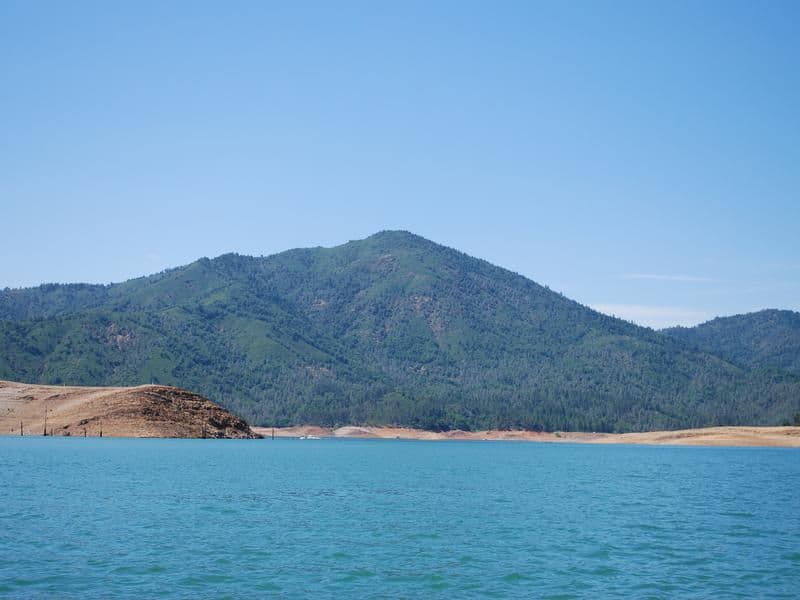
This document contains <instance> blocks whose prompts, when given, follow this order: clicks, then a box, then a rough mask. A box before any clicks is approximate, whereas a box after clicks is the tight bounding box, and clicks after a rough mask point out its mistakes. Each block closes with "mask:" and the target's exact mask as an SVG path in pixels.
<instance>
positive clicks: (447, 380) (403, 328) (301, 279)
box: [0, 232, 800, 431]
mask: <svg viewBox="0 0 800 600" xmlns="http://www.w3.org/2000/svg"><path fill="white" fill-rule="evenodd" d="M0 319H3V320H2V321H0V348H2V352H1V353H0V377H7V378H16V379H23V380H26V381H38V382H46V383H58V382H61V381H63V382H68V383H70V384H87V385H88V384H93V385H98V384H103V385H123V384H138V383H141V382H150V381H153V382H157V383H164V384H175V385H180V386H182V387H188V388H191V389H195V390H198V391H200V392H201V393H203V394H204V395H207V396H210V397H212V398H214V399H216V400H218V401H219V402H220V403H222V404H223V405H224V406H226V407H228V408H231V409H233V410H235V411H236V412H238V413H239V414H241V415H243V416H245V417H246V418H247V419H248V420H250V421H251V422H254V423H257V424H264V425H273V424H274V425H289V424H297V423H315V424H320V425H337V424H354V423H371V424H399V425H407V426H412V427H422V428H433V429H440V428H465V429H466V428H469V429H476V428H483V429H488V428H498V427H499V428H503V427H526V428H540V427H543V428H546V429H583V430H597V431H629V430H643V429H655V428H679V427H698V426H705V425H718V424H774V423H780V422H782V421H783V420H785V419H787V418H789V417H790V416H792V415H794V414H795V413H796V412H797V411H798V410H799V409H800V394H799V393H798V390H800V383H798V378H797V377H794V376H792V375H789V374H783V373H763V372H754V371H752V370H748V369H746V368H744V367H742V366H739V365H734V364H732V363H730V362H727V361H725V360H723V359H721V358H718V357H716V356H713V355H711V354H709V353H706V352H703V351H698V350H696V349H692V348H690V347H688V346H687V345H686V344H685V343H683V342H681V341H679V340H676V339H673V338H671V337H669V336H666V335H663V334H661V333H656V332H654V331H651V330H649V329H645V328H641V327H637V326H634V325H632V324H630V323H626V322H624V321H621V320H618V319H614V318H612V317H608V316H605V315H602V314H599V313H597V312H594V311H592V310H590V309H588V308H586V307H584V306H581V305H580V304H578V303H576V302H573V301H571V300H569V299H567V298H564V297H563V296H561V295H559V294H556V293H554V292H552V291H550V290H548V289H547V288H545V287H542V286H540V285H538V284H536V283H534V282H532V281H530V280H528V279H526V278H524V277H521V276H519V275H516V274H514V273H511V272H509V271H507V270H505V269H501V268H499V267H495V266H493V265H491V264H489V263H487V262H485V261H482V260H478V259H475V258H471V257H469V256H467V255H465V254H462V253H460V252H457V251H455V250H452V249H449V248H445V247H443V246H439V245H437V244H434V243H432V242H430V241H428V240H425V239H423V238H420V237H418V236H415V235H412V234H409V233H407V232H382V233H379V234H376V235H374V236H371V237H369V238H367V239H365V240H360V241H355V242H350V243H348V244H344V245H342V246H338V247H335V248H310V249H300V250H291V251H288V252H284V253H281V254H278V255H274V256H270V257H265V258H253V257H245V256H238V255H224V256H221V257H218V258H216V259H214V260H208V259H201V260H199V261H196V262H194V263H192V264H190V265H187V266H185V267H181V268H178V269H172V270H170V271H166V272H164V273H160V274H158V275H154V276H151V277H144V278H139V279H135V280H131V281H128V282H125V283H122V284H116V285H111V286H59V285H48V286H41V287H39V288H33V289H27V290H7V291H5V292H1V293H0Z"/></svg>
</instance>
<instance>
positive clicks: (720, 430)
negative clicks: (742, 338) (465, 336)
mask: <svg viewBox="0 0 800 600" xmlns="http://www.w3.org/2000/svg"><path fill="white" fill-rule="evenodd" d="M252 429H253V431H254V432H256V433H260V434H261V435H263V436H264V437H267V438H268V437H270V436H272V434H273V431H274V435H275V437H276V438H278V437H282V438H286V437H290V438H309V437H311V438H314V437H319V438H356V439H400V440H442V441H444V440H467V441H521V442H544V443H579V444H643V445H657V446H665V445H676V446H763V447H786V448H800V427H795V426H790V427H747V426H745V427H706V428H702V429H682V430H677V431H648V432H644V433H587V432H578V431H559V432H536V431H521V430H512V431H499V430H487V431H460V430H454V431H426V430H423V429H411V428H407V427H356V426H347V427H339V428H336V429H334V428H330V427H318V426H316V425H304V426H298V427H275V428H274V429H273V428H271V427H253V428H252Z"/></svg>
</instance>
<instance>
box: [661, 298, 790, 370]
mask: <svg viewBox="0 0 800 600" xmlns="http://www.w3.org/2000/svg"><path fill="white" fill-rule="evenodd" d="M663 332H664V333H666V334H668V335H671V336H672V337H674V338H676V339H679V340H681V341H683V342H685V343H687V344H689V345H691V346H693V347H695V348H698V349H700V350H702V351H704V352H710V353H712V354H716V355H717V356H721V357H722V358H724V359H725V360H728V361H730V362H732V363H734V364H737V365H741V366H743V367H749V368H761V369H783V370H786V371H791V372H793V373H796V374H800V313H797V312H794V311H791V310H774V309H772V310H762V311H759V312H754V313H749V314H746V315H736V316H734V317H720V318H717V319H714V320H713V321H708V322H707V323H702V324H701V325H697V326H696V327H672V328H670V329H664V330H663Z"/></svg>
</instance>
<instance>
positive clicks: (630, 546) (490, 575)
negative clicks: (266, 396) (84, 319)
mask: <svg viewBox="0 0 800 600" xmlns="http://www.w3.org/2000/svg"><path fill="white" fill-rule="evenodd" d="M0 473H2V475H0V478H1V479H0V483H2V486H0V596H8V597H19V598H37V597H59V598H108V597H116V598H138V597H143V596H145V597H151V596H159V597H173V598H195V597H233V598H258V597H265V596H274V597H282V596H286V597H304V596H312V595H314V596H317V597H348V596H349V597H365V598H370V597H371V598H385V597H440V598H451V597H457V598H465V597H497V598H507V597H543V598H544V597H552V598H572V597H576V598H587V597H603V596H610V597H659V598H660V597H664V598H667V597H681V598H691V597H695V598H710V597H714V598H720V597H753V596H756V597H770V598H780V597H786V598H796V597H798V595H799V594H800V495H799V494H800V452H799V451H797V450H792V449H745V448H723V449H720V448H668V447H636V446H588V445H586V446H584V445H547V444H531V443H513V442H403V441H381V440H375V441H371V440H370V441H362V440H306V441H301V440H276V441H271V440H259V441H233V440H115V439H109V438H105V439H83V438H0Z"/></svg>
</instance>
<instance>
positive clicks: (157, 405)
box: [0, 381, 259, 438]
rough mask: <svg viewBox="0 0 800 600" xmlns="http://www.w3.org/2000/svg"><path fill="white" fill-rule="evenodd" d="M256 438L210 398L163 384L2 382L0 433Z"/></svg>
mask: <svg viewBox="0 0 800 600" xmlns="http://www.w3.org/2000/svg"><path fill="white" fill-rule="evenodd" d="M45 411H47V434H48V435H56V436H67V435H72V436H83V435H86V436H99V435H101V434H102V435H103V436H107V437H164V438H202V437H208V438H255V437H259V436H258V434H256V433H254V432H253V431H252V430H251V429H250V427H249V426H248V425H247V423H245V422H244V421H243V420H242V419H240V418H239V417H236V416H234V415H232V414H231V413H229V412H228V411H226V410H225V409H223V408H222V407H220V406H218V405H217V404H215V403H213V402H212V401H211V400H208V399H207V398H204V397H202V396H199V395H197V394H194V393H192V392H189V391H187V390H183V389H180V388H175V387H169V386H164V385H141V386H138V387H66V386H53V385H32V384H25V383H15V382H11V381H0V435H19V433H20V422H22V427H23V432H24V434H25V435H42V434H43V433H44V422H45Z"/></svg>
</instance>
